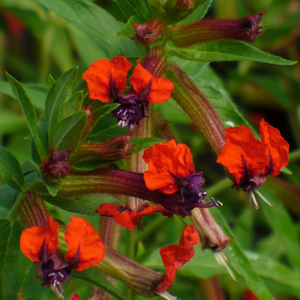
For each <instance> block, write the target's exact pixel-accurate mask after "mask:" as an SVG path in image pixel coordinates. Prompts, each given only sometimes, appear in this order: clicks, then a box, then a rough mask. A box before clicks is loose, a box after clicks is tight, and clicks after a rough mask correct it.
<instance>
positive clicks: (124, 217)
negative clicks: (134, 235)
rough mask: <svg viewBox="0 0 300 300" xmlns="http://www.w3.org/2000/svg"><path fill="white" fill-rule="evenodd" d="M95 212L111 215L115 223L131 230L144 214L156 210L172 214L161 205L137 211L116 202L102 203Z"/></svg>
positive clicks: (169, 215)
mask: <svg viewBox="0 0 300 300" xmlns="http://www.w3.org/2000/svg"><path fill="white" fill-rule="evenodd" d="M97 212H98V213H99V214H100V215H101V216H107V217H113V218H114V220H115V222H116V223H118V224H119V225H121V226H123V227H125V228H127V229H129V230H133V229H134V228H135V226H136V223H137V221H138V220H139V219H140V218H142V217H143V216H144V215H151V214H154V213H156V212H160V213H162V214H163V215H165V216H168V217H172V216H173V215H172V214H171V213H169V212H168V211H166V210H165V209H164V208H163V206H161V205H152V206H149V207H146V208H144V209H142V210H141V211H140V212H138V213H137V212H136V211H134V210H132V209H130V208H129V207H125V208H123V207H122V206H120V205H117V204H109V203H103V204H101V205H100V206H99V207H98V209H97Z"/></svg>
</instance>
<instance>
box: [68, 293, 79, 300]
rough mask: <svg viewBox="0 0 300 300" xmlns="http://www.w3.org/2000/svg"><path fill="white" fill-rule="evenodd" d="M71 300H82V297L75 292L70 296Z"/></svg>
mask: <svg viewBox="0 0 300 300" xmlns="http://www.w3.org/2000/svg"><path fill="white" fill-rule="evenodd" d="M70 300H80V297H79V296H78V295H77V294H76V292H74V293H73V294H72V295H71V296H70Z"/></svg>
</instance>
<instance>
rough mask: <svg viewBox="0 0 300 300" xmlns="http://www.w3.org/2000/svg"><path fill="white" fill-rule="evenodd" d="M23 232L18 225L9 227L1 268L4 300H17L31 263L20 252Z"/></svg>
mask: <svg viewBox="0 0 300 300" xmlns="http://www.w3.org/2000/svg"><path fill="white" fill-rule="evenodd" d="M22 231H23V228H22V226H21V225H20V224H19V223H14V224H13V225H12V227H11V233H10V236H9V242H8V246H7V252H6V255H5V261H4V267H3V277H2V278H3V295H4V299H5V300H17V299H18V293H19V290H20V288H21V286H22V284H23V282H24V281H25V279H26V277H27V275H28V273H29V269H30V267H31V265H32V262H31V261H30V260H29V259H28V258H27V257H26V256H25V255H24V254H23V253H22V252H21V251H20V236H21V233H22Z"/></svg>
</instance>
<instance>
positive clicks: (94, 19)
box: [36, 0, 145, 59]
mask: <svg viewBox="0 0 300 300" xmlns="http://www.w3.org/2000/svg"><path fill="white" fill-rule="evenodd" d="M36 1H37V2H39V3H40V4H42V5H43V6H45V7H46V8H48V9H49V10H51V11H53V12H54V13H56V14H57V15H58V16H60V17H62V18H64V19H65V20H67V21H69V22H71V23H73V24H74V25H75V26H76V27H77V28H78V29H79V30H81V31H82V32H83V33H85V34H86V35H87V36H88V37H89V38H90V39H91V40H92V41H93V42H94V43H95V44H96V45H97V46H98V48H99V49H100V50H101V51H103V53H104V54H105V55H106V56H107V57H108V58H109V59H112V58H113V56H118V55H122V54H124V55H125V56H126V57H141V56H143V55H144V53H145V51H144V49H143V47H141V46H140V45H138V44H136V43H134V42H132V41H124V40H120V39H119V38H118V37H116V33H117V32H118V31H120V30H121V29H122V24H121V23H120V22H118V21H116V20H115V19H114V18H113V17H112V16H111V15H110V14H109V13H108V12H107V11H105V10H104V9H102V8H101V7H99V6H96V5H95V4H93V3H91V2H87V1H82V0H52V1H47V0H36ZM138 2H143V1H138Z"/></svg>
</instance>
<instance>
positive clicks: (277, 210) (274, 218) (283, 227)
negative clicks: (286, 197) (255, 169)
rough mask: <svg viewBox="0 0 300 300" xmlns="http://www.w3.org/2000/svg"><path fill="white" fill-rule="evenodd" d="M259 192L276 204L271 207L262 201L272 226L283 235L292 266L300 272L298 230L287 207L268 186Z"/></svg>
mask: <svg viewBox="0 0 300 300" xmlns="http://www.w3.org/2000/svg"><path fill="white" fill-rule="evenodd" d="M259 192H260V193H261V194H262V195H263V196H264V197H265V198H266V199H267V200H268V201H269V202H271V203H272V204H273V205H274V206H273V207H270V206H269V205H267V204H266V203H265V202H264V201H260V205H261V207H262V209H263V213H264V215H265V217H266V220H267V221H268V223H269V224H270V226H271V228H272V229H273V230H274V232H276V233H277V234H278V235H280V236H281V240H282V243H283V244H284V246H285V249H286V254H287V257H288V259H289V261H290V263H291V266H292V268H294V269H295V270H297V271H298V272H299V270H300V256H299V253H300V246H299V239H298V230H296V227H295V225H294V224H293V221H292V219H291V217H290V215H289V214H288V212H287V211H286V209H285V207H284V206H283V205H282V204H281V202H280V201H279V200H278V199H277V197H275V195H274V194H273V193H272V192H271V191H270V190H269V189H267V188H266V187H264V186H262V187H261V188H260V189H259Z"/></svg>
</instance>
